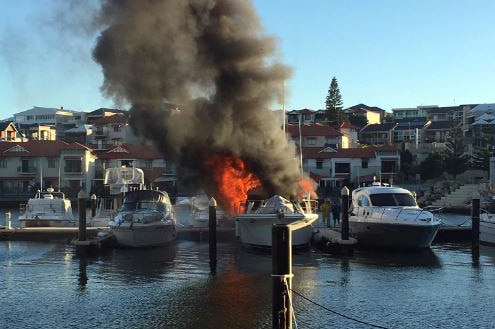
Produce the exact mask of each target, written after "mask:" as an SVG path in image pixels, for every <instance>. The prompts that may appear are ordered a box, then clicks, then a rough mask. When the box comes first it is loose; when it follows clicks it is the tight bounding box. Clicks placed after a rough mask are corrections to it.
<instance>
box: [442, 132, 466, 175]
mask: <svg viewBox="0 0 495 329" xmlns="http://www.w3.org/2000/svg"><path fill="white" fill-rule="evenodd" d="M445 147H446V149H445V151H444V153H443V159H444V165H445V171H446V172H447V173H449V174H451V175H452V176H454V179H456V177H457V175H459V174H462V173H463V172H465V171H466V170H467V169H468V168H469V161H470V157H469V155H467V154H466V153H465V152H464V150H465V148H466V145H465V144H464V136H463V135H462V130H461V128H459V127H454V128H452V129H451V130H450V131H449V135H448V140H447V142H446V143H445Z"/></svg>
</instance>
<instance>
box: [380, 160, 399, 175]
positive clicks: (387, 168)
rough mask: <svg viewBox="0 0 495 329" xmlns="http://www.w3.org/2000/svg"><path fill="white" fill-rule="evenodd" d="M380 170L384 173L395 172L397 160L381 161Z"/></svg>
mask: <svg viewBox="0 0 495 329" xmlns="http://www.w3.org/2000/svg"><path fill="white" fill-rule="evenodd" d="M382 172H384V173H395V172H397V162H396V161H395V160H393V161H390V160H389V161H385V160H383V161H382Z"/></svg>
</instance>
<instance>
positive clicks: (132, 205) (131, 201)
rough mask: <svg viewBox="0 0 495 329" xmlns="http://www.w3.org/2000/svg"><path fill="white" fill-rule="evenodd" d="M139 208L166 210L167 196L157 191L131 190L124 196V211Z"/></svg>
mask: <svg viewBox="0 0 495 329" xmlns="http://www.w3.org/2000/svg"><path fill="white" fill-rule="evenodd" d="M139 209H148V210H158V211H166V202H165V196H164V195H163V194H161V193H159V192H156V191H142V190H141V191H136V192H130V193H128V194H127V195H126V197H125V198H124V203H123V204H122V211H134V210H139Z"/></svg>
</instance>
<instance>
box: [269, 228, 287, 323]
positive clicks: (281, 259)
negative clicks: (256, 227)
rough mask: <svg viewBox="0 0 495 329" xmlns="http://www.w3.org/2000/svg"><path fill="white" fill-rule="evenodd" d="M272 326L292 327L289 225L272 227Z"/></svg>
mask: <svg viewBox="0 0 495 329" xmlns="http://www.w3.org/2000/svg"><path fill="white" fill-rule="evenodd" d="M272 277H273V279H272V281H273V303H272V328H273V329H292V308H291V295H292V234H291V230H290V227H289V225H286V224H275V225H273V228H272Z"/></svg>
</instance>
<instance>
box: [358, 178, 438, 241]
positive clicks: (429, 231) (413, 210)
mask: <svg viewBox="0 0 495 329" xmlns="http://www.w3.org/2000/svg"><path fill="white" fill-rule="evenodd" d="M440 224H441V221H440V219H439V218H438V217H437V216H435V215H434V214H433V213H432V212H430V211H427V210H425V209H421V208H419V207H418V205H417V203H416V199H415V197H414V195H413V193H412V192H411V191H409V190H407V189H404V188H400V187H391V186H382V184H380V183H373V185H372V186H368V187H359V188H357V189H355V190H353V191H352V201H351V207H350V209H349V233H350V235H351V236H353V237H355V238H356V239H357V243H358V245H366V246H378V247H396V248H405V249H422V248H429V247H430V246H431V243H432V241H433V239H434V238H435V235H436V234H437V232H438V229H439V227H440Z"/></svg>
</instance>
